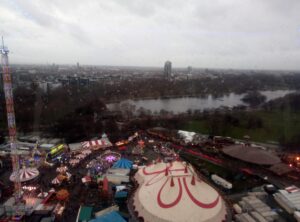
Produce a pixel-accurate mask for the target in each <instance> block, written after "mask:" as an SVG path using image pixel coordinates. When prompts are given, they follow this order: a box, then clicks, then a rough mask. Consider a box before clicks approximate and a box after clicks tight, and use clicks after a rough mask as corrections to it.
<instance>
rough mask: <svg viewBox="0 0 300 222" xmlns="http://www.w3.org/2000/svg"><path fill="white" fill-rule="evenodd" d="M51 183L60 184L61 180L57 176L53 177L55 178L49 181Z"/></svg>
mask: <svg viewBox="0 0 300 222" xmlns="http://www.w3.org/2000/svg"><path fill="white" fill-rule="evenodd" d="M51 183H52V184H55V185H56V184H60V183H61V181H60V180H59V179H58V178H57V177H55V178H54V179H53V180H52V181H51Z"/></svg>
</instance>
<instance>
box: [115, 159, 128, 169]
mask: <svg viewBox="0 0 300 222" xmlns="http://www.w3.org/2000/svg"><path fill="white" fill-rule="evenodd" d="M112 168H123V169H131V168H132V161H130V160H127V159H125V158H121V159H119V160H118V161H117V162H115V163H114V165H113V167H112Z"/></svg>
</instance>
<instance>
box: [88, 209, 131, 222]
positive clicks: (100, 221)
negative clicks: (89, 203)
mask: <svg viewBox="0 0 300 222" xmlns="http://www.w3.org/2000/svg"><path fill="white" fill-rule="evenodd" d="M111 221H114V222H126V221H125V220H124V219H123V217H122V216H121V215H120V214H119V213H117V212H116V211H112V212H110V213H107V214H104V215H102V216H100V217H97V218H96V219H93V220H90V221H89V222H111Z"/></svg>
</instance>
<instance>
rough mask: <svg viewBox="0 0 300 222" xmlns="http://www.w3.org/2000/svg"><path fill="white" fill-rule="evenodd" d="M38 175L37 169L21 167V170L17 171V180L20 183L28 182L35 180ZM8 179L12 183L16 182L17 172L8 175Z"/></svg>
mask: <svg viewBox="0 0 300 222" xmlns="http://www.w3.org/2000/svg"><path fill="white" fill-rule="evenodd" d="M39 174H40V173H39V171H38V169H36V168H31V167H30V168H26V167H23V168H22V169H20V170H19V180H20V182H25V181H29V180H32V179H34V178H36V177H37V176H38V175H39ZM9 179H10V180H11V181H12V182H15V181H16V180H17V172H16V171H14V172H13V173H12V174H11V175H10V177H9Z"/></svg>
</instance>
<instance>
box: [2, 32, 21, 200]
mask: <svg viewBox="0 0 300 222" xmlns="http://www.w3.org/2000/svg"><path fill="white" fill-rule="evenodd" d="M8 53H9V50H8V49H7V47H5V46H4V41H3V37H2V46H0V54H1V64H2V77H3V92H4V95H5V104H6V115H7V125H8V135H9V143H10V149H11V161H12V166H13V171H14V172H15V173H16V181H15V182H14V186H15V200H16V203H18V202H19V201H20V199H21V182H20V176H19V175H20V172H19V171H20V162H19V156H18V150H17V143H16V142H17V136H16V135H17V129H16V121H15V110H14V100H13V90H12V78H11V74H10V68H9V61H8Z"/></svg>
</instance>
